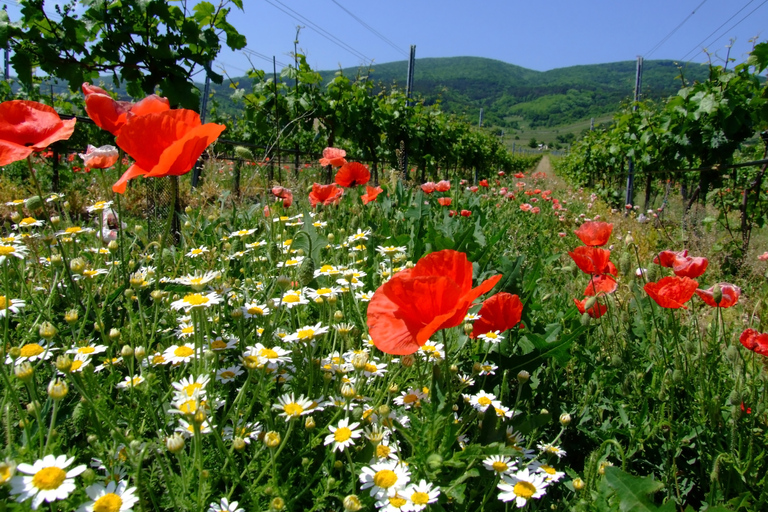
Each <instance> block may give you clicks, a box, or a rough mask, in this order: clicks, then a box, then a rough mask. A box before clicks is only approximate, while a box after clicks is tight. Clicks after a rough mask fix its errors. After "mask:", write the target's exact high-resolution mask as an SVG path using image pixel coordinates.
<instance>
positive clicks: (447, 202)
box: [437, 197, 453, 206]
mask: <svg viewBox="0 0 768 512" xmlns="http://www.w3.org/2000/svg"><path fill="white" fill-rule="evenodd" d="M437 202H438V203H440V206H451V203H452V202H453V199H451V198H450V197H438V198H437Z"/></svg>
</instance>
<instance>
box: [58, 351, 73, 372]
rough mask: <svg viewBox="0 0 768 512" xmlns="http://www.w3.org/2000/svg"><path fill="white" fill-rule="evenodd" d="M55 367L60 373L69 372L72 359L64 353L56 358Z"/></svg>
mask: <svg viewBox="0 0 768 512" xmlns="http://www.w3.org/2000/svg"><path fill="white" fill-rule="evenodd" d="M56 369H57V370H59V371H60V372H61V373H69V371H70V370H71V369H72V359H71V358H70V357H69V356H68V355H66V354H64V355H60V356H59V357H57V358H56Z"/></svg>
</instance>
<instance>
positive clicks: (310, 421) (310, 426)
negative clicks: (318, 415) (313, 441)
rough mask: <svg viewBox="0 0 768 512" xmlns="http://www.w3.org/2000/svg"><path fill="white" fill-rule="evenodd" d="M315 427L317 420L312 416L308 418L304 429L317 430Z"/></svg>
mask: <svg viewBox="0 0 768 512" xmlns="http://www.w3.org/2000/svg"><path fill="white" fill-rule="evenodd" d="M315 426H316V424H315V418H313V417H312V416H307V418H306V419H305V420H304V428H306V429H307V430H312V429H313V428H315Z"/></svg>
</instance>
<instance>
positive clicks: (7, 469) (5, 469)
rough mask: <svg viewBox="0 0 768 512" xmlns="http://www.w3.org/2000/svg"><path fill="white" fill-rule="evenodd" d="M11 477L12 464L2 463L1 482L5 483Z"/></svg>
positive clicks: (0, 470) (0, 467) (0, 466)
mask: <svg viewBox="0 0 768 512" xmlns="http://www.w3.org/2000/svg"><path fill="white" fill-rule="evenodd" d="M10 479H11V466H9V465H7V464H3V465H0V484H4V483H5V482H7V481H8V480H10Z"/></svg>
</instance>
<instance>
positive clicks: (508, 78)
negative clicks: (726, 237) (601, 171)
mask: <svg viewBox="0 0 768 512" xmlns="http://www.w3.org/2000/svg"><path fill="white" fill-rule="evenodd" d="M635 66H636V63H635V61H625V62H613V63H608V64H590V65H582V66H571V67H567V68H559V69H553V70H550V71H535V70H532V69H526V68H523V67H520V66H515V65H513V64H508V63H506V62H501V61H498V60H493V59H486V58H481V57H445V58H425V59H416V64H415V75H414V92H415V93H416V95H417V96H419V97H421V98H423V99H424V100H425V101H426V102H427V103H428V104H432V103H435V102H438V101H439V102H440V105H441V108H442V109H443V110H444V111H446V112H449V113H453V114H458V115H464V116H466V117H467V119H470V120H472V121H473V122H475V120H477V119H478V118H479V117H478V116H479V114H480V109H481V108H482V109H483V118H484V125H485V126H488V127H497V128H501V129H505V130H507V131H508V132H509V131H516V130H519V129H520V128H525V129H531V128H533V129H542V128H552V127H560V126H566V125H571V124H574V123H577V122H579V121H583V120H585V119H586V120H589V119H590V118H592V117H595V118H600V117H604V116H606V115H608V114H611V113H612V112H615V111H616V110H617V109H618V107H619V106H620V104H621V103H622V101H625V100H628V99H631V97H632V95H633V92H634V84H635ZM407 69H408V63H407V61H398V62H388V63H384V64H376V65H374V66H371V67H370V68H345V69H341V70H337V71H321V72H320V73H321V74H322V75H323V77H324V79H325V80H326V81H328V80H330V79H332V78H333V77H334V76H335V74H336V73H339V72H341V73H343V74H344V75H346V76H349V77H351V78H352V77H355V76H368V77H369V78H370V79H372V80H375V81H376V82H377V83H379V84H380V86H381V87H391V86H393V85H396V86H398V87H401V88H404V87H405V80H406V75H407ZM683 73H684V75H685V79H686V80H688V81H692V80H704V79H706V78H707V75H708V67H707V66H706V65H701V64H691V63H689V64H686V67H685V68H684V70H683ZM680 74H681V70H680V69H679V68H678V66H677V64H676V63H675V62H673V61H664V60H651V61H645V62H644V66H643V83H642V88H641V91H642V94H643V96H644V97H646V98H653V99H659V98H665V97H668V96H671V95H673V94H675V93H676V92H677V91H678V89H679V88H680V86H681V85H682V82H681V80H680ZM235 80H236V81H238V82H239V85H240V87H245V88H246V89H248V88H249V86H250V81H249V79H248V78H245V77H243V78H237V79H235ZM214 91H215V93H216V95H217V99H218V100H219V101H220V102H222V103H226V99H225V98H226V96H227V95H229V94H231V89H229V88H228V87H226V86H216V87H214Z"/></svg>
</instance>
